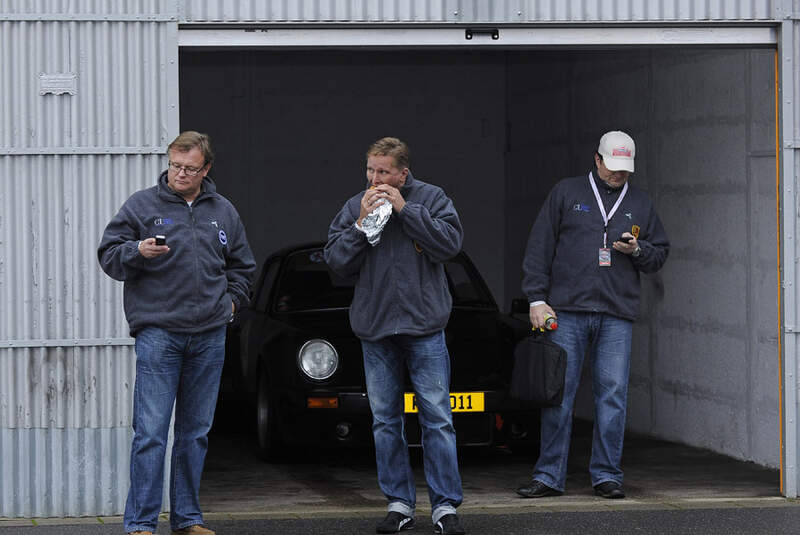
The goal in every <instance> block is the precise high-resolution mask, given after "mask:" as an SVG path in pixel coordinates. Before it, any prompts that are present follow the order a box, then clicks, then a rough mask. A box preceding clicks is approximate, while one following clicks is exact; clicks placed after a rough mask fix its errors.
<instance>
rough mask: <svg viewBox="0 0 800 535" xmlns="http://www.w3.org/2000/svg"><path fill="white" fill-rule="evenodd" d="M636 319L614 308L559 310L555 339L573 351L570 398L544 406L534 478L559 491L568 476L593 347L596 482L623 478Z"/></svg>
mask: <svg viewBox="0 0 800 535" xmlns="http://www.w3.org/2000/svg"><path fill="white" fill-rule="evenodd" d="M632 333H633V322H631V321H628V320H624V319H620V318H617V317H614V316H609V315H608V314H602V313H588V312H559V313H558V329H557V330H555V331H552V332H550V340H552V341H553V342H555V343H557V344H558V345H560V346H561V347H563V348H564V349H565V350H566V351H567V373H566V378H565V380H564V399H563V401H562V402H561V405H560V406H559V407H549V408H546V409H542V437H541V441H542V442H541V452H540V454H539V460H538V461H537V462H536V467H535V468H534V471H533V479H535V480H536V481H540V482H542V483H544V484H545V485H547V486H548V487H551V488H554V489H556V490H559V491H563V490H564V485H565V482H566V479H567V457H568V455H569V442H570V435H571V433H572V409H573V404H574V402H575V393H576V392H577V390H578V383H579V382H580V379H581V368H582V367H583V357H584V355H585V354H586V350H587V349H589V358H590V359H591V362H590V364H591V369H592V391H593V393H594V434H593V437H592V457H591V461H590V462H589V475H590V477H591V481H592V486H597V485H599V484H600V483H603V482H604V481H615V482H617V483H619V484H620V485H621V484H622V468H621V467H620V465H621V461H622V443H623V440H624V438H625V411H626V407H627V402H628V373H629V371H630V360H631V335H632Z"/></svg>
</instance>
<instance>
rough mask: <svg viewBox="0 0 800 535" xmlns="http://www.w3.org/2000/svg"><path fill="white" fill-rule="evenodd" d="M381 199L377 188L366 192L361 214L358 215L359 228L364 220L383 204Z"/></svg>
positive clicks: (362, 200)
mask: <svg viewBox="0 0 800 535" xmlns="http://www.w3.org/2000/svg"><path fill="white" fill-rule="evenodd" d="M381 198H382V197H381V196H380V191H378V189H377V188H369V189H367V191H365V192H364V196H363V197H361V213H360V214H359V215H358V226H359V227H360V226H361V222H362V221H363V220H364V218H365V217H367V215H368V214H370V213H371V212H372V211H373V210H375V208H377V207H378V206H379V205H380V204H381Z"/></svg>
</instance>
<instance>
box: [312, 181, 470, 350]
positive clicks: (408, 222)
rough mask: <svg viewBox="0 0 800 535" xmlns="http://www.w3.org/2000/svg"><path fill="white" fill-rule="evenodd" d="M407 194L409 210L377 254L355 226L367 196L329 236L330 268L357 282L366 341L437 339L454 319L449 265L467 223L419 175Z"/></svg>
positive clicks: (356, 316) (356, 323)
mask: <svg viewBox="0 0 800 535" xmlns="http://www.w3.org/2000/svg"><path fill="white" fill-rule="evenodd" d="M400 193H401V194H402V195H403V198H404V199H405V201H406V205H405V207H404V208H403V210H402V211H401V212H399V213H398V212H393V213H392V216H391V218H390V219H389V222H388V223H387V224H386V226H385V227H384V229H383V232H382V233H381V241H380V242H379V243H378V244H377V245H376V246H375V247H373V246H371V245H370V244H369V242H368V241H367V238H366V236H365V235H364V233H363V232H362V231H360V230H358V229H357V228H356V227H355V222H356V220H357V219H358V216H359V214H360V211H361V198H362V197H363V196H364V192H363V191H362V192H360V193H358V194H356V195H354V196H353V197H351V198H350V199H349V200H348V201H347V202H346V203H345V205H344V207H342V209H341V210H340V211H339V213H338V214H337V215H336V217H335V218H334V220H333V222H332V223H331V226H330V229H329V231H328V243H327V245H326V246H325V261H326V262H327V263H328V265H329V266H330V268H331V269H332V270H333V271H334V272H336V273H338V274H339V275H341V276H344V277H355V278H357V282H356V287H355V294H354V296H353V303H352V305H351V306H350V325H351V327H352V329H353V332H354V333H355V335H356V336H358V337H359V338H361V339H364V340H371V341H374V340H379V339H381V338H384V337H386V336H391V335H395V334H410V335H415V336H423V335H427V334H432V333H434V332H437V331H439V330H441V329H443V328H444V327H445V326H446V325H447V321H448V319H449V318H450V309H451V307H452V297H451V296H450V290H449V289H448V286H447V276H446V275H445V272H444V265H443V264H442V263H443V262H444V261H446V260H449V259H450V258H452V257H454V256H455V255H457V254H458V253H459V251H461V243H462V241H463V237H464V231H463V230H462V228H461V221H459V219H458V214H457V213H456V210H455V207H454V206H453V202H452V201H451V200H450V199H449V198H448V197H447V195H445V193H444V191H442V189H441V188H439V187H438V186H434V185H431V184H427V183H425V182H423V181H421V180H417V179H415V178H414V177H413V176H412V175H411V173H409V174H408V177H407V178H406V183H405V185H404V186H403V187H402V188H400Z"/></svg>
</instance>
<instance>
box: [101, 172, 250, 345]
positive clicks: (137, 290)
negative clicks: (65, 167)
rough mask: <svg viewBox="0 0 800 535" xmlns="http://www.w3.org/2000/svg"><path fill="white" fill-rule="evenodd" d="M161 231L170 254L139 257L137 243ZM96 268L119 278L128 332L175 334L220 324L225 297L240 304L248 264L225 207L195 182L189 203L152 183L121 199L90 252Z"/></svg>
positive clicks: (227, 312) (237, 225) (207, 184)
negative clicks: (150, 328)
mask: <svg viewBox="0 0 800 535" xmlns="http://www.w3.org/2000/svg"><path fill="white" fill-rule="evenodd" d="M156 234H163V235H165V236H166V238H167V245H168V246H169V248H170V251H169V252H168V253H167V254H165V255H163V256H159V257H157V258H152V259H149V260H148V259H146V258H145V257H143V256H142V255H141V254H140V253H139V249H138V245H139V240H144V239H146V238H150V237H153V236H155V235H156ZM97 257H98V259H99V261H100V266H101V267H102V268H103V271H105V272H106V273H107V274H108V275H109V276H110V277H112V278H114V279H116V280H120V281H125V284H124V291H123V297H124V306H125V317H126V318H127V320H128V324H129V325H130V330H131V335H132V336H135V335H136V332H137V331H138V330H140V329H141V328H142V327H146V326H155V327H160V328H162V329H166V330H169V331H175V332H202V331H205V330H207V329H211V328H213V327H218V326H221V325H225V324H226V323H227V322H228V321H229V320H230V318H231V302H233V303H234V304H235V305H236V309H237V310H238V309H239V308H241V307H242V306H244V305H246V304H247V303H248V301H249V296H250V285H251V282H252V277H253V272H254V271H255V267H256V263H255V260H254V259H253V253H252V252H251V251H250V246H249V245H248V243H247V236H246V235H245V230H244V225H242V221H241V220H240V219H239V214H238V213H237V212H236V209H235V208H234V207H233V205H232V204H231V203H230V201H228V200H227V199H226V198H224V197H223V196H221V195H219V194H218V193H217V192H216V186H215V185H214V182H213V181H212V180H211V179H210V178H208V177H206V178H204V179H203V184H202V191H201V193H200V195H198V197H197V198H196V199H195V200H194V202H193V203H192V204H191V206H190V205H189V204H188V203H187V202H186V201H185V200H184V199H183V198H182V197H181V196H180V195H178V194H177V193H175V192H174V191H172V189H170V188H169V186H168V185H167V172H166V171H164V172H163V173H162V174H161V176H160V177H159V178H158V183H157V184H156V185H155V186H153V187H151V188H147V189H144V190H141V191H137V192H136V193H134V194H133V195H131V196H130V198H129V199H128V200H127V201H125V204H123V205H122V208H120V210H119V212H118V213H117V215H116V216H114V218H113V219H112V220H111V222H110V223H109V224H108V226H107V227H106V229H105V232H104V233H103V238H102V240H101V241H100V245H99V247H98V249H97Z"/></svg>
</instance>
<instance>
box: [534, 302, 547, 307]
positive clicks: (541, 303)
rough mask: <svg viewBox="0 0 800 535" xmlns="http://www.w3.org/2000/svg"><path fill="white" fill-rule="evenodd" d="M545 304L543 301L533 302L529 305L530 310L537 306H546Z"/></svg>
mask: <svg viewBox="0 0 800 535" xmlns="http://www.w3.org/2000/svg"><path fill="white" fill-rule="evenodd" d="M546 304H547V303H546V302H545V301H534V302H532V303H531V308H533V307H538V306H539V305H546Z"/></svg>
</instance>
